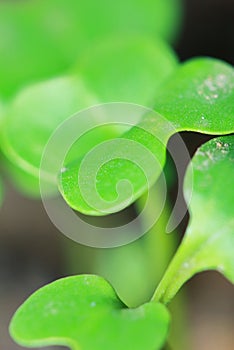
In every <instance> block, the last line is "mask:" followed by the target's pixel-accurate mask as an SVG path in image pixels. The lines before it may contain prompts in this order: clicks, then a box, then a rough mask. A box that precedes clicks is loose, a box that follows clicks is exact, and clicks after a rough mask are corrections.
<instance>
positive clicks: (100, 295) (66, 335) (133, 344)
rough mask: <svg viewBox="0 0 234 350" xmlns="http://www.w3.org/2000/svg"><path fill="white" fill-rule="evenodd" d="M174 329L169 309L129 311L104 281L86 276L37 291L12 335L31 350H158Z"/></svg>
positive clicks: (149, 306) (145, 307) (15, 319)
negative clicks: (46, 349)
mask: <svg viewBox="0 0 234 350" xmlns="http://www.w3.org/2000/svg"><path fill="white" fill-rule="evenodd" d="M168 324H169V315H168V312H167V310H166V308H165V307H164V306H163V305H161V304H157V303H148V304H144V305H142V306H141V307H139V308H136V309H127V308H126V306H125V305H124V304H123V303H122V302H121V301H120V299H119V298H118V297H117V295H116V293H115V292H114V290H113V288H112V287H111V286H110V285H109V284H108V283H107V282H106V281H105V280H104V279H102V278H101V277H97V276H91V275H80V276H73V277H68V278H64V279H61V280H58V281H56V282H53V283H51V284H49V285H47V286H46V287H43V288H41V289H40V290H38V291H37V292H35V293H34V294H33V295H32V296H31V297H29V299H28V300H27V301H26V302H25V303H24V304H23V305H22V306H21V307H20V308H19V309H18V311H17V312H16V314H15V315H14V317H13V319H12V321H11V325H10V333H11V335H12V337H13V338H14V340H15V341H16V342H17V343H19V344H20V345H22V346H27V347H39V346H47V345H64V346H69V347H70V348H71V349H72V350H78V349H79V350H100V349H113V350H122V349H134V350H138V349H139V350H142V349H145V350H152V349H154V350H157V349H161V347H162V345H163V344H164V342H165V340H166V336H167V331H168Z"/></svg>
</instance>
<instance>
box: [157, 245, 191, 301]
mask: <svg viewBox="0 0 234 350" xmlns="http://www.w3.org/2000/svg"><path fill="white" fill-rule="evenodd" d="M190 277H191V265H190V263H189V261H188V259H186V258H185V256H184V243H183V242H182V243H181V245H180V247H179V249H178V250H177V252H176V254H175V256H174V258H173V259H172V261H171V263H170V265H169V267H168V269H167V270H166V272H165V274H164V276H163V278H162V280H161V282H160V283H159V285H158V287H157V288H156V291H155V293H154V295H153V297H152V301H155V302H160V303H163V304H165V305H167V304H168V303H169V302H170V301H171V300H172V299H173V298H174V297H175V295H176V294H177V293H178V291H179V290H180V288H181V287H182V285H183V284H184V283H185V282H186V281H187V280H188V279H189V278H190Z"/></svg>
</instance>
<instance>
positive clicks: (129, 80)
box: [77, 36, 178, 107]
mask: <svg viewBox="0 0 234 350" xmlns="http://www.w3.org/2000/svg"><path fill="white" fill-rule="evenodd" d="M177 64H178V61H177V58H176V56H175V54H174V52H173V51H172V50H171V48H170V47H169V46H168V45H167V44H166V43H164V42H163V41H161V40H160V39H156V38H155V39H154V40H152V39H150V38H147V37H144V36H130V37H126V38H123V37H121V36H118V37H111V38H109V39H108V40H104V41H103V42H102V43H99V42H98V44H97V45H96V46H92V48H91V49H90V50H87V51H86V52H85V54H84V55H83V56H82V57H81V59H80V61H79V62H78V66H77V71H78V74H79V75H80V76H82V77H83V80H84V82H85V85H86V86H87V87H88V88H89V89H90V90H91V91H93V92H95V93H96V94H97V95H98V97H99V100H100V102H115V101H116V102H128V103H136V104H141V105H143V106H148V107H153V105H154V101H155V94H156V93H157V92H158V91H159V89H160V86H161V85H162V82H163V81H165V80H166V78H168V76H169V75H170V74H172V72H173V71H174V70H175V69H176V68H177Z"/></svg>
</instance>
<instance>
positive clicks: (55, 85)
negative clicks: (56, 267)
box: [3, 38, 177, 193]
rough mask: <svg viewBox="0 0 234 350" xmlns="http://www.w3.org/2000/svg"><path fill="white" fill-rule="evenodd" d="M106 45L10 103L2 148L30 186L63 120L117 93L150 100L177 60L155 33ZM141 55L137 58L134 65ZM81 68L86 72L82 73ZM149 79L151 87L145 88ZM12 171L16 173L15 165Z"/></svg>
mask: <svg viewBox="0 0 234 350" xmlns="http://www.w3.org/2000/svg"><path fill="white" fill-rule="evenodd" d="M103 45H104V46H103V47H102V48H101V49H100V52H99V50H98V53H97V56H94V57H95V59H94V57H93V56H92V60H87V66H86V67H83V71H82V72H79V75H78V74H77V72H75V74H74V73H73V75H70V76H64V77H58V78H54V79H51V80H48V81H45V82H41V83H37V84H34V85H31V86H28V87H27V88H25V89H23V90H22V91H21V92H20V93H19V94H18V95H17V96H16V97H15V99H14V100H13V101H12V103H11V104H9V107H8V110H7V112H6V118H5V123H4V130H3V147H4V150H3V151H4V153H5V156H6V157H8V158H9V160H10V161H11V163H13V165H14V164H15V165H16V166H17V167H18V168H19V170H20V169H21V170H22V172H23V173H25V175H27V178H26V177H25V178H24V174H23V173H22V174H21V175H22V176H21V175H20V178H22V181H20V182H21V183H23V182H24V183H25V186H24V187H25V190H26V191H27V192H32V191H33V192H35V193H39V187H38V178H39V168H40V162H41V157H42V154H43V150H44V147H45V145H46V143H47V142H48V140H49V137H50V136H51V135H52V133H53V132H54V131H55V129H56V128H57V127H58V126H59V125H60V124H61V123H62V122H63V121H65V120H66V119H67V118H68V117H70V116H71V115H73V114H74V113H75V112H78V111H80V110H81V109H83V108H85V107H90V106H93V105H96V104H98V103H100V102H110V101H112V100H113V99H114V100H115V101H122V100H123V101H129V102H136V103H138V104H140V103H145V104H148V105H149V104H150V103H151V100H152V98H153V95H154V93H155V91H157V88H158V86H159V84H160V83H161V82H162V81H163V80H164V79H165V78H166V77H167V75H168V74H170V73H171V72H172V71H173V69H175V67H176V65H177V60H176V58H175V56H174V54H173V52H172V51H171V50H170V48H168V47H167V45H166V44H163V43H162V42H161V41H159V40H158V41H157V42H156V43H154V42H153V41H152V40H150V39H146V38H144V39H143V38H134V39H131V40H130V39H125V40H121V42H120V41H119V42H118V45H117V44H116V45H114V46H113V45H112V44H111V42H109V41H108V42H106V43H105V44H103ZM110 45H111V47H110ZM136 56H137V57H138V59H137V62H136V63H135V64H134V65H133V64H132V61H134V59H135V57H136ZM93 60H94V62H95V64H97V62H98V65H97V67H96V68H95V72H94V71H93V69H94V65H93V63H92V62H93ZM80 67H82V64H81V63H80ZM131 67H132V68H131ZM80 71H81V68H80ZM120 72H122V73H120ZM81 74H83V78H78V77H79V76H80V75H81ZM116 74H117V75H116ZM144 82H147V86H148V89H147V88H145V89H144V93H142V85H143V83H144ZM94 118H95V116H94ZM96 118H98V116H97V117H96ZM81 127H82V126H81ZM104 129H105V128H103V129H102V130H101V129H99V130H96V131H93V132H91V133H89V135H86V137H83V138H82V140H81V141H79V142H78V143H77V144H76V145H75V146H74V147H72V149H71V150H70V151H69V154H68V156H67V157H66V162H67V161H68V159H70V161H71V159H74V158H79V157H81V156H82V155H83V154H85V153H87V152H88V150H89V149H90V148H92V146H94V145H96V144H97V143H98V142H100V141H103V140H105V139H108V138H109V137H110V136H112V135H113V132H111V129H113V128H110V127H109V130H107V129H105V130H104ZM51 162H53V159H51ZM51 162H50V163H51ZM11 168H12V167H11ZM12 170H13V169H12ZM16 170H17V169H16ZM18 172H19V171H17V173H18ZM45 172H46V173H47V174H45V175H44V180H46V181H48V182H50V175H51V174H50V172H49V170H48V169H45ZM12 173H13V177H14V178H16V175H15V174H14V171H13V172H12ZM30 177H31V179H30ZM17 182H18V183H19V181H17ZM34 183H35V186H34ZM30 184H32V186H31V185H30ZM54 185H56V184H54ZM21 187H22V186H21ZM27 187H28V189H27Z"/></svg>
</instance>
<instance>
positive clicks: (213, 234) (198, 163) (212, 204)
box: [154, 135, 234, 303]
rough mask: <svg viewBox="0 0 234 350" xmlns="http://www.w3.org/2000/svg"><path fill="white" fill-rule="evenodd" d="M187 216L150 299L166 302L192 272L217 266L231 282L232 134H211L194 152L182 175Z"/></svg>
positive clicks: (233, 217) (233, 266)
mask: <svg viewBox="0 0 234 350" xmlns="http://www.w3.org/2000/svg"><path fill="white" fill-rule="evenodd" d="M191 178H193V188H192V198H191V202H190V203H188V204H189V211H190V215H191V219H190V223H189V226H188V228H187V230H186V234H185V237H184V239H183V241H182V244H181V245H180V247H179V249H178V251H177V253H176V255H175V257H174V259H173V260H172V262H171V264H170V266H169V268H168V270H167V272H166V274H165V275H164V278H163V280H162V281H161V283H160V285H159V287H158V289H157V290H156V293H155V296H154V300H157V301H161V302H163V303H168V302H169V301H170V300H171V299H172V298H173V297H174V295H175V294H176V293H177V291H178V290H179V289H180V287H181V286H182V285H183V284H184V283H185V282H186V281H187V280H188V279H190V278H191V277H192V276H193V275H194V274H196V273H198V272H201V271H205V270H217V271H219V272H220V273H222V274H223V275H224V276H226V277H227V278H228V279H229V280H230V281H231V282H232V283H234V256H233V250H234V209H233V178H234V136H233V135H231V136H224V137H220V138H216V139H213V140H211V141H209V142H208V143H206V144H205V145H203V146H202V147H201V148H200V149H199V150H198V151H197V153H196V154H195V156H194V158H193V160H192V163H191V165H190V166H189V169H188V171H187V174H186V179H185V188H184V192H185V197H186V198H187V200H188V196H189V193H190V190H191V188H190V185H189V184H191Z"/></svg>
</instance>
